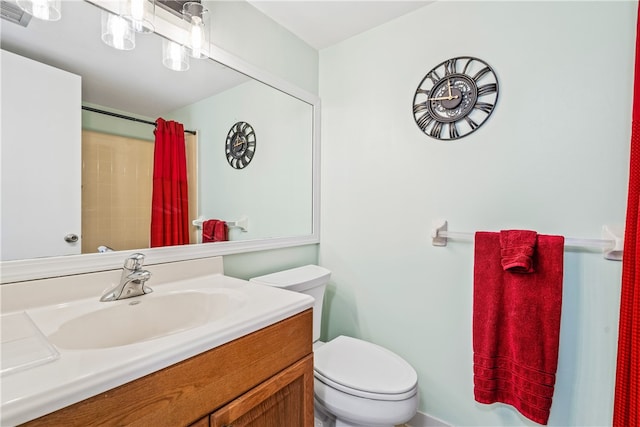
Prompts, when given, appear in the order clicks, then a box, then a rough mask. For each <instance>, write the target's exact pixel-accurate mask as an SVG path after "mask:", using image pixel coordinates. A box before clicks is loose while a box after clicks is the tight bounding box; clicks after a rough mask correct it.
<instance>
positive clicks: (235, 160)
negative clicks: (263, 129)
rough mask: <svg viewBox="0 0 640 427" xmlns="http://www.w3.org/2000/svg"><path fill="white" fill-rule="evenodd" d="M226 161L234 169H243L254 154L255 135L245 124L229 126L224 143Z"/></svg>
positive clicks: (248, 125) (247, 124)
mask: <svg viewBox="0 0 640 427" xmlns="http://www.w3.org/2000/svg"><path fill="white" fill-rule="evenodd" d="M225 153H226V156H227V161H228V162H229V164H230V165H231V167H233V168H235V169H243V168H245V167H246V166H247V165H248V164H249V163H251V160H252V159H253V155H254V154H255V153H256V133H255V131H254V130H253V128H252V127H251V125H250V124H249V123H247V122H238V123H236V124H234V125H233V126H231V129H229V133H228V134H227V141H226V143H225Z"/></svg>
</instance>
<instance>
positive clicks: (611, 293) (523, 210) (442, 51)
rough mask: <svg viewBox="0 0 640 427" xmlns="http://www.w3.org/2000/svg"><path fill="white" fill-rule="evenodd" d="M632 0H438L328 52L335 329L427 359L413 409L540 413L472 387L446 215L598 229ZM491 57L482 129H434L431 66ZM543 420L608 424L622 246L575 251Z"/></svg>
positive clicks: (613, 215)
mask: <svg viewBox="0 0 640 427" xmlns="http://www.w3.org/2000/svg"><path fill="white" fill-rule="evenodd" d="M635 16H636V2H631V1H618V2H484V1H474V2H461V1H441V2H437V3H434V4H432V5H429V6H426V7H424V8H422V9H419V10H418V11H416V12H414V13H412V14H409V15H405V16H403V17H401V18H399V19H396V20H394V21H392V22H391V23H388V24H386V25H384V26H381V27H378V28H376V29H373V30H371V31H369V32H366V33H363V34H361V35H359V36H356V37H353V38H351V39H349V40H347V41H345V42H343V43H341V44H338V45H336V46H333V47H330V48H327V49H325V50H322V51H321V52H320V96H321V98H322V105H323V110H322V114H323V126H322V147H323V151H322V217H321V218H322V243H321V245H320V263H321V265H323V266H325V267H327V268H329V269H331V270H332V271H333V276H332V283H331V285H330V289H329V294H328V295H327V298H326V300H325V305H326V312H325V317H326V318H325V322H324V325H323V326H324V329H323V330H324V332H323V335H324V338H333V337H335V336H337V335H339V334H348V335H353V336H358V337H363V338H365V339H369V340H371V341H373V342H376V343H379V344H381V345H384V346H387V347H389V348H391V349H392V350H394V351H395V352H397V353H398V354H400V355H402V356H403V357H405V358H406V359H407V360H408V361H409V362H410V363H411V364H412V365H413V366H414V367H415V368H416V370H417V371H418V374H419V382H420V393H421V400H420V410H421V411H423V412H426V413H429V414H431V415H433V416H436V417H438V418H441V419H443V420H444V421H447V422H449V423H451V424H453V425H502V426H506V425H535V424H534V423H532V422H530V421H528V420H526V419H525V418H524V417H522V416H520V415H519V414H518V413H517V412H516V411H515V410H514V409H512V408H511V407H508V406H504V405H491V406H489V405H480V404H477V403H475V402H474V398H473V377H472V348H471V339H472V337H471V322H472V310H471V308H472V286H473V284H472V271H473V245H472V244H471V243H464V242H462V243H450V244H449V246H447V247H446V248H436V247H433V246H431V241H430V238H429V234H430V225H431V221H432V220H433V219H434V218H438V217H445V218H447V219H448V220H449V224H450V230H452V231H469V232H471V231H474V230H495V231H497V230H500V229H507V228H528V229H533V230H537V231H538V232H540V233H545V234H561V235H565V236H568V237H585V238H599V237H600V229H601V227H602V225H603V224H623V223H624V215H625V206H626V201H625V200H626V186H627V170H628V150H629V139H630V124H631V95H632V94H631V89H632V80H633V59H634V50H633V47H634V42H635V23H636V18H635ZM465 55H468V56H475V57H478V58H481V59H483V60H485V61H487V62H488V63H489V64H490V65H491V66H492V67H493V68H494V69H495V70H496V73H497V74H498V78H499V81H500V98H499V100H498V103H497V107H496V110H495V111H494V113H493V115H492V116H491V117H490V118H489V120H488V122H487V123H485V124H484V125H483V127H481V128H480V129H479V130H477V131H476V132H475V133H473V134H472V135H471V136H467V137H465V138H463V139H460V140H458V141H453V142H438V141H436V140H434V139H431V138H430V137H428V136H426V135H424V134H422V132H421V131H420V130H419V129H418V127H417V126H416V124H415V122H414V120H413V115H412V110H411V107H412V105H411V104H412V99H413V94H414V91H415V90H416V88H417V86H418V84H419V82H420V81H421V79H422V78H423V77H424V75H425V74H426V73H427V72H428V71H429V70H430V69H431V68H432V67H433V66H435V65H437V64H438V63H440V62H441V61H443V60H445V59H448V58H451V57H454V56H465ZM564 267H565V276H564V302H563V313H562V326H561V342H560V360H559V368H558V376H557V382H556V392H555V396H554V404H553V407H552V411H551V417H550V419H549V425H554V426H566V425H581V426H587V425H609V424H610V423H611V415H612V399H613V384H614V375H615V357H616V345H617V344H616V343H617V326H618V306H619V291H620V277H621V264H620V263H618V262H612V261H606V260H604V259H603V258H602V256H600V255H599V254H598V253H593V252H589V251H568V252H566V256H565V265H564Z"/></svg>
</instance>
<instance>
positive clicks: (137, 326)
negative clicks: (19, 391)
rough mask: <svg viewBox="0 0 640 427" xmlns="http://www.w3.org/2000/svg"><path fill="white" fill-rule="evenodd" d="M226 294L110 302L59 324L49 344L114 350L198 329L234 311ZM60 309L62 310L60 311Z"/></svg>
mask: <svg viewBox="0 0 640 427" xmlns="http://www.w3.org/2000/svg"><path fill="white" fill-rule="evenodd" d="M241 303H242V298H240V297H238V296H237V295H236V296H232V295H231V294H230V293H229V292H198V291H184V292H172V293H167V294H160V295H157V294H148V295H144V296H140V297H137V298H129V299H124V300H120V301H114V302H103V303H101V304H102V306H103V307H104V308H100V309H98V310H96V311H92V312H89V313H85V314H81V315H78V316H77V317H74V318H72V319H70V320H67V321H66V322H64V323H63V324H61V325H60V327H59V329H58V330H57V331H55V332H54V333H52V334H50V335H49V337H48V338H49V341H50V342H51V343H52V344H55V345H56V346H58V347H59V348H62V349H72V350H77V349H94V348H106V347H117V346H122V345H127V344H133V343H138V342H142V341H147V340H151V339H154V338H159V337H163V336H166V335H169V334H173V333H176V332H182V331H185V330H188V329H191V328H195V327H198V326H202V325H204V324H206V323H208V322H212V321H215V320H217V319H221V318H223V317H225V316H227V315H228V314H229V313H231V312H233V311H234V310H236V309H238V307H240V305H241ZM61 310H64V308H62V309H61Z"/></svg>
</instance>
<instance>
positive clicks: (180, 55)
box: [162, 39, 189, 71]
mask: <svg viewBox="0 0 640 427" xmlns="http://www.w3.org/2000/svg"><path fill="white" fill-rule="evenodd" d="M162 64H163V65H164V66H165V67H167V68H168V69H170V70H174V71H187V70H188V69H189V55H187V49H186V48H185V47H184V46H182V45H180V44H178V43H176V42H174V41H171V40H167V39H162Z"/></svg>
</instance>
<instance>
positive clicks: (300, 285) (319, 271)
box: [250, 264, 331, 342]
mask: <svg viewBox="0 0 640 427" xmlns="http://www.w3.org/2000/svg"><path fill="white" fill-rule="evenodd" d="M330 277H331V271H329V270H327V269H326V268H323V267H320V266H317V265H312V264H310V265H305V266H303V267H296V268H292V269H290V270H283V271H278V272H276V273H271V274H266V275H264V276H259V277H254V278H253V279H250V281H251V282H255V283H260V284H262V285H268V286H274V287H277V288H283V289H287V290H290V291H294V292H301V293H303V294H307V295H311V296H312V297H313V299H314V300H315V303H314V304H313V342H316V341H318V340H319V339H320V327H321V325H322V302H323V300H324V290H325V289H326V287H327V283H329V278H330Z"/></svg>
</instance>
